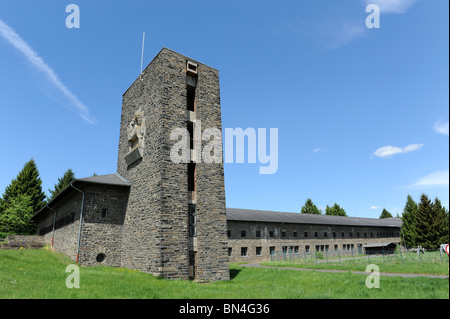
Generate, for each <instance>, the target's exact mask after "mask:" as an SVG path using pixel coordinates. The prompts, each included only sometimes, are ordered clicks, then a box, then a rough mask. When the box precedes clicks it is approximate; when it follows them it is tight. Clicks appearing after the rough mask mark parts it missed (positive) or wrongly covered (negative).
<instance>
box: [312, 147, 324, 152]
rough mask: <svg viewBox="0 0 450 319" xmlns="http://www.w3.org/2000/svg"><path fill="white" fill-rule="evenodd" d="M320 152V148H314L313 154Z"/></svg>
mask: <svg viewBox="0 0 450 319" xmlns="http://www.w3.org/2000/svg"><path fill="white" fill-rule="evenodd" d="M320 151H323V149H321V148H320V147H318V148H315V149H314V151H313V152H314V153H317V152H320Z"/></svg>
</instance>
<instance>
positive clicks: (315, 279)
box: [0, 250, 449, 299]
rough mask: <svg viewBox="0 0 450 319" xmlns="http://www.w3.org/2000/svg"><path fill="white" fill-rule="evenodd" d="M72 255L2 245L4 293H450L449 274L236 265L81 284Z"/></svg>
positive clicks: (0, 293) (86, 278)
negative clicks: (192, 275)
mask: <svg viewBox="0 0 450 319" xmlns="http://www.w3.org/2000/svg"><path fill="white" fill-rule="evenodd" d="M71 263H72V261H70V260H69V259H67V258H66V257H65V256H63V255H61V254H58V253H54V252H51V251H48V250H0V298H154V299H155V298H158V299H180V298H181V299H190V298H191V299H199V298H204V299H241V298H249V299H269V298H270V299H290V298H298V299H307V298H314V299H316V298H335V299H353V298H358V299H359V298H364V299H366V298H376V299H395V298H412V299H424V298H432V299H438V298H439V299H441V298H442V299H448V298H449V284H448V280H446V279H433V278H400V277H381V279H380V288H379V289H368V288H367V287H366V286H365V279H366V276H365V275H356V274H352V273H350V272H348V273H337V274H336V273H319V272H314V271H312V272H304V271H295V270H286V269H258V268H244V267H242V266H239V265H237V264H232V265H231V266H230V274H231V277H232V279H231V280H230V281H222V282H212V283H206V284H200V283H196V282H190V281H184V280H167V279H161V278H157V277H154V276H152V275H150V274H146V273H142V272H139V271H132V270H128V269H122V268H112V267H106V266H96V267H80V288H79V289H77V288H72V289H69V288H67V287H66V285H65V281H66V277H67V276H68V275H69V274H68V273H66V272H65V269H66V266H67V265H69V264H71Z"/></svg>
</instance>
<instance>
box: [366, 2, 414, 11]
mask: <svg viewBox="0 0 450 319" xmlns="http://www.w3.org/2000/svg"><path fill="white" fill-rule="evenodd" d="M364 2H365V3H366V5H367V4H376V5H377V6H378V7H379V8H380V12H381V13H405V12H406V11H407V10H408V9H409V8H410V7H411V6H412V5H413V4H414V3H416V2H417V0H364Z"/></svg>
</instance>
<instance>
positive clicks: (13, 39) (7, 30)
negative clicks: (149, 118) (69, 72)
mask: <svg viewBox="0 0 450 319" xmlns="http://www.w3.org/2000/svg"><path fill="white" fill-rule="evenodd" d="M0 36H2V37H3V38H4V39H5V40H7V41H8V42H9V43H10V44H11V45H12V46H14V47H15V48H16V49H17V50H19V51H20V52H21V53H22V54H23V55H25V57H26V58H27V59H28V61H29V62H30V63H31V64H32V65H34V66H35V67H36V68H37V69H38V70H39V71H41V72H42V73H44V75H45V76H46V77H47V79H48V80H49V82H51V83H52V84H53V85H54V86H55V87H56V88H57V89H59V90H60V91H61V92H62V93H63V94H64V96H65V97H66V98H67V99H68V100H69V101H70V102H71V104H72V105H73V106H74V107H75V110H74V111H75V112H76V113H78V115H79V116H80V117H81V118H83V119H84V120H85V121H86V122H88V123H90V124H95V121H94V119H93V118H92V117H91V116H90V115H89V109H88V108H87V107H86V106H85V105H84V104H83V103H82V102H81V101H80V100H79V99H78V98H77V97H76V96H75V94H73V93H72V92H71V91H70V90H69V89H68V88H67V87H66V86H65V85H64V83H62V82H61V80H60V79H59V77H58V76H57V75H56V73H55V72H54V71H53V70H52V69H51V68H50V67H49V66H48V65H47V64H46V63H45V62H44V60H43V59H42V58H41V57H40V56H39V55H38V54H37V52H36V51H34V50H33V49H32V48H31V47H30V46H29V45H28V43H26V42H25V41H24V40H23V39H22V38H21V37H20V36H19V35H18V34H17V33H16V32H15V31H14V30H13V29H12V28H11V27H9V26H8V25H7V24H5V23H4V22H3V21H2V20H1V19H0Z"/></svg>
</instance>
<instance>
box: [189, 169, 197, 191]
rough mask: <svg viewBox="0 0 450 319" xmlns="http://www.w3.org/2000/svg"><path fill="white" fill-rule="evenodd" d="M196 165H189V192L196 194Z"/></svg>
mask: <svg viewBox="0 0 450 319" xmlns="http://www.w3.org/2000/svg"><path fill="white" fill-rule="evenodd" d="M196 170H197V168H196V164H195V163H189V164H188V191H189V192H195V190H196V178H195V175H196Z"/></svg>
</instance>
